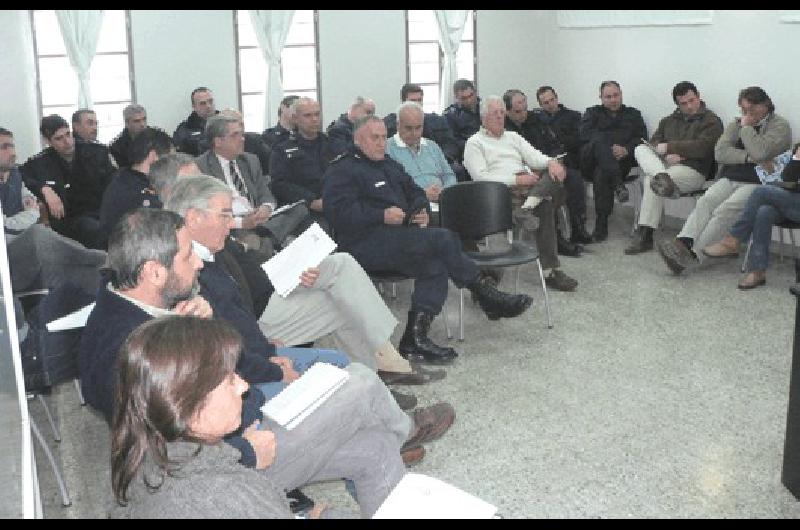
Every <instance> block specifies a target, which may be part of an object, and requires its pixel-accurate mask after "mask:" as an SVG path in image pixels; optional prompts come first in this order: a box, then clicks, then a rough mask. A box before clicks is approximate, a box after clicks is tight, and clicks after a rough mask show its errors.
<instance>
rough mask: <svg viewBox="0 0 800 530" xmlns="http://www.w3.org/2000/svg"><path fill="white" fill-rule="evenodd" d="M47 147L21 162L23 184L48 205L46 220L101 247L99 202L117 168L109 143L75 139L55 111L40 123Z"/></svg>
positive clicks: (68, 234) (72, 236)
mask: <svg viewBox="0 0 800 530" xmlns="http://www.w3.org/2000/svg"><path fill="white" fill-rule="evenodd" d="M39 130H40V132H41V133H42V136H43V137H44V139H45V140H46V141H47V144H48V145H49V147H47V148H46V149H45V150H44V151H42V152H40V153H39V154H37V155H35V156H33V157H31V158H29V159H28V161H27V162H25V163H24V164H23V165H22V178H23V181H24V182H25V185H26V186H27V187H28V189H29V190H31V191H32V192H33V193H34V194H35V195H36V196H37V197H38V198H39V200H42V201H44V202H45V204H46V205H47V211H48V214H49V222H50V226H51V227H52V228H53V230H55V231H56V232H58V233H59V234H61V235H63V236H66V237H69V238H70V239H74V240H76V241H78V242H79V243H81V244H83V245H85V246H87V247H90V248H102V240H101V237H100V230H99V227H100V213H99V210H100V203H101V201H102V199H103V192H104V191H105V189H106V186H108V183H109V182H110V181H111V177H112V176H113V175H114V172H115V169H114V166H112V165H111V162H110V161H109V157H108V148H107V147H106V146H104V145H101V144H96V143H79V144H77V145H76V144H75V140H74V139H73V138H72V134H71V133H70V130H69V124H68V123H67V122H66V120H64V118H62V117H61V116H58V115H56V114H53V115H51V116H45V117H44V118H42V123H41V127H40V128H39Z"/></svg>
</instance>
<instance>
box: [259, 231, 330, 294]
mask: <svg viewBox="0 0 800 530" xmlns="http://www.w3.org/2000/svg"><path fill="white" fill-rule="evenodd" d="M335 249H336V243H334V241H333V239H331V238H330V237H328V234H326V233H325V231H324V230H323V229H322V228H320V226H319V225H318V224H317V223H314V224H313V225H311V226H309V227H308V228H307V229H306V231H305V232H303V233H302V234H300V237H298V238H297V239H295V240H294V241H292V242H291V243H289V246H287V247H286V248H284V249H283V250H281V251H280V252H278V253H277V254H275V255H274V256H273V257H272V258H270V259H269V260H267V261H266V262H264V263H263V264H261V268H262V269H264V272H266V273H267V276H268V277H269V281H271V282H272V285H273V286H274V287H275V292H276V293H278V294H279V295H281V296H283V297H284V298H286V297H287V296H289V293H291V292H292V291H294V289H295V287H297V286H298V285H300V275H301V274H302V273H303V272H304V271H305V270H306V269H308V268H309V267H316V266H317V265H319V264H320V263H321V262H322V260H323V259H325V256H327V255H328V254H330V253H331V252H333V251H334V250H335Z"/></svg>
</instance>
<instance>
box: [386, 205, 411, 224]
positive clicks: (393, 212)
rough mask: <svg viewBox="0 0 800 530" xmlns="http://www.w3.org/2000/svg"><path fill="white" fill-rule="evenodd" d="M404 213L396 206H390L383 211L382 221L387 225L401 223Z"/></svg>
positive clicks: (404, 216)
mask: <svg viewBox="0 0 800 530" xmlns="http://www.w3.org/2000/svg"><path fill="white" fill-rule="evenodd" d="M405 218H406V213H405V212H404V211H403V210H401V209H400V208H398V207H397V206H390V207H389V208H386V209H385V210H384V211H383V222H384V223H385V224H387V225H400V224H403V219H405Z"/></svg>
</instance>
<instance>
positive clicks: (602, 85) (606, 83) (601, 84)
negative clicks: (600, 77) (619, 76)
mask: <svg viewBox="0 0 800 530" xmlns="http://www.w3.org/2000/svg"><path fill="white" fill-rule="evenodd" d="M612 85H613V86H615V87H617V88H618V89H619V90H622V87H621V86H619V83H617V82H616V81H611V80H609V81H603V82H602V83H600V94H602V93H603V89H604V88H605V87H607V86H612Z"/></svg>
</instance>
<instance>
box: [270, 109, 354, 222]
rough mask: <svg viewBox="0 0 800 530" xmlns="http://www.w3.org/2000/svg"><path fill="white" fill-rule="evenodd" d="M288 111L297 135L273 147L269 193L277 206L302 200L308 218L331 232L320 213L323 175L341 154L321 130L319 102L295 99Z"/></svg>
mask: <svg viewBox="0 0 800 530" xmlns="http://www.w3.org/2000/svg"><path fill="white" fill-rule="evenodd" d="M290 112H291V114H292V115H293V116H294V122H295V126H296V127H297V132H296V133H295V134H293V135H292V136H291V137H289V138H287V139H286V140H284V141H283V142H281V143H279V144H277V145H276V146H275V149H274V154H273V155H272V157H271V159H270V166H269V175H270V178H272V191H273V193H274V194H275V197H277V199H278V204H279V205H283V204H292V203H295V202H297V201H305V203H306V206H307V207H308V209H309V210H310V211H311V218H312V219H313V220H314V221H315V222H317V223H319V225H320V226H321V227H322V228H323V229H324V230H325V231H326V232H328V233H330V225H328V222H327V221H326V220H325V216H324V215H323V213H322V176H323V175H324V174H325V170H326V169H328V164H330V162H331V160H333V159H334V158H336V156H337V155H338V154H340V153H339V152H337V151H335V150H334V143H333V142H332V141H331V140H330V139H329V138H328V136H327V135H326V134H325V133H323V132H321V130H320V129H321V126H322V123H321V121H320V109H319V103H317V102H316V101H314V100H313V99H311V98H297V99H295V101H294V103H292V110H291V111H290Z"/></svg>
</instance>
